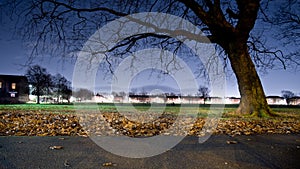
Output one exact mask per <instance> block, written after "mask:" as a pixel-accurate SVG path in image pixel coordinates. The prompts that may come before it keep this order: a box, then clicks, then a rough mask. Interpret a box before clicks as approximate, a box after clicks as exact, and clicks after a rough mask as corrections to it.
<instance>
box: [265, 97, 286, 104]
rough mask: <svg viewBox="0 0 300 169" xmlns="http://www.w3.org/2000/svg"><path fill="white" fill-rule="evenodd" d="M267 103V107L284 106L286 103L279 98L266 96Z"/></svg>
mask: <svg viewBox="0 0 300 169" xmlns="http://www.w3.org/2000/svg"><path fill="white" fill-rule="evenodd" d="M266 99H267V102H268V104H269V105H286V101H285V99H284V98H283V97H280V96H267V97H266Z"/></svg>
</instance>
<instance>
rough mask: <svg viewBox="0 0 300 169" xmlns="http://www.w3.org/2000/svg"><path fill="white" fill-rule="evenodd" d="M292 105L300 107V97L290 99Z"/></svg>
mask: <svg viewBox="0 0 300 169" xmlns="http://www.w3.org/2000/svg"><path fill="white" fill-rule="evenodd" d="M290 105H300V96H295V97H292V98H290Z"/></svg>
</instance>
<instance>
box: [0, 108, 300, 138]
mask: <svg viewBox="0 0 300 169" xmlns="http://www.w3.org/2000/svg"><path fill="white" fill-rule="evenodd" d="M153 117H154V116H151V114H150V115H149V114H147V115H146V116H145V117H144V116H143V115H141V116H139V117H137V118H133V117H130V114H127V115H126V114H120V113H101V114H97V113H86V112H83V113H79V114H74V113H73V114H52V113H38V112H20V111H9V112H0V135H5V136H10V135H15V136H63V135H67V136H74V135H80V136H86V135H102V136H103V135H127V136H130V137H145V136H146V137H147V136H148V137H149V136H155V135H194V136H201V135H205V134H207V133H214V134H229V135H250V134H265V133H269V134H290V133H300V121H299V119H296V118H270V119H259V118H226V119H224V118H223V119H220V120H216V119H205V118H196V119H195V118H192V117H189V116H186V117H178V116H176V115H174V114H169V113H163V114H162V115H160V116H159V117H158V118H153ZM143 118H145V119H146V118H147V120H143Z"/></svg>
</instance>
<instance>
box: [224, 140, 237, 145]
mask: <svg viewBox="0 0 300 169" xmlns="http://www.w3.org/2000/svg"><path fill="white" fill-rule="evenodd" d="M226 143H227V144H237V141H234V140H228V141H226Z"/></svg>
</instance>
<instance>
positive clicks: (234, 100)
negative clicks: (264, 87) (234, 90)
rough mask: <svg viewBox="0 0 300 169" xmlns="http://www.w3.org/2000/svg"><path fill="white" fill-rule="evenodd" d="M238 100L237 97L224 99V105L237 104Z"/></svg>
mask: <svg viewBox="0 0 300 169" xmlns="http://www.w3.org/2000/svg"><path fill="white" fill-rule="evenodd" d="M240 100H241V99H240V98H238V97H226V98H225V104H239V103H240Z"/></svg>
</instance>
